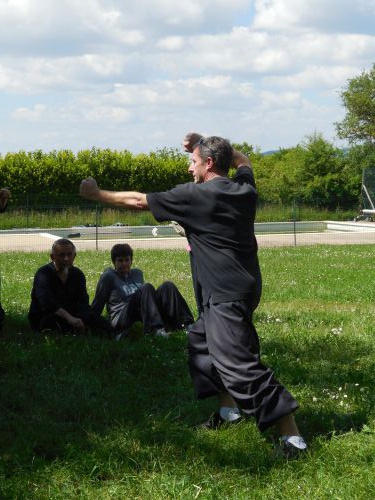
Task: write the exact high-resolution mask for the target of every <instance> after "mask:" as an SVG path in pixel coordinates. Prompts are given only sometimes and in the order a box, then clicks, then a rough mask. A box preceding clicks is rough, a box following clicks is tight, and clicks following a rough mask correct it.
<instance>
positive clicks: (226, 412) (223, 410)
mask: <svg viewBox="0 0 375 500" xmlns="http://www.w3.org/2000/svg"><path fill="white" fill-rule="evenodd" d="M220 417H221V418H223V419H224V420H228V422H233V421H234V420H238V419H239V418H240V417H241V413H240V410H239V408H230V407H229V406H221V407H220Z"/></svg>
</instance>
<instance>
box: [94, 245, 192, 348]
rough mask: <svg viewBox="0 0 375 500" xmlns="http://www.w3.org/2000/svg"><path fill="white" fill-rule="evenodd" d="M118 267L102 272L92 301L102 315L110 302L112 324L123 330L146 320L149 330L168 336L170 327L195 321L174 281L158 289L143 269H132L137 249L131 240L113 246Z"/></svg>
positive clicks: (113, 255)
mask: <svg viewBox="0 0 375 500" xmlns="http://www.w3.org/2000/svg"><path fill="white" fill-rule="evenodd" d="M111 260H112V263H113V265H114V268H108V269H106V270H105V271H104V272H103V274H102V275H101V277H100V279H99V282H98V284H97V287H96V292H95V297H94V300H93V302H92V308H93V310H94V312H95V313H96V314H97V315H99V314H101V313H102V311H103V309H104V306H106V309H107V313H108V316H109V320H110V323H111V326H112V327H113V328H115V329H116V330H118V331H119V332H120V333H119V335H118V337H117V338H118V339H119V338H121V337H122V336H123V335H126V334H127V333H128V330H129V328H130V326H131V325H132V324H133V323H135V322H136V321H141V322H142V323H143V328H144V332H145V333H146V334H149V333H155V334H156V335H157V336H161V337H166V336H168V333H167V332H166V329H170V330H180V329H183V328H187V327H188V326H189V325H190V324H191V323H193V321H194V319H193V315H192V313H191V311H190V309H189V306H188V305H187V303H186V301H185V299H184V298H183V296H182V295H181V293H180V291H179V290H178V288H177V287H176V285H175V284H174V283H172V282H171V281H166V282H164V283H163V284H162V285H161V286H159V287H158V288H157V289H156V290H155V288H154V286H153V285H151V283H145V282H144V279H143V272H142V271H141V270H140V269H137V268H134V269H132V262H133V250H132V248H131V246H130V245H128V244H127V243H118V244H117V245H114V246H113V247H112V249H111Z"/></svg>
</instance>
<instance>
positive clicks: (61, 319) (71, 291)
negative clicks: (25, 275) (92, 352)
mask: <svg viewBox="0 0 375 500" xmlns="http://www.w3.org/2000/svg"><path fill="white" fill-rule="evenodd" d="M50 257H51V262H50V263H49V264H46V265H44V266H42V267H40V268H39V269H38V270H37V272H36V274H35V277H34V283H33V288H32V291H31V304H30V309H29V315H28V318H29V321H30V325H31V327H32V328H33V329H34V330H36V331H43V330H53V331H57V332H60V333H67V332H82V333H83V332H85V330H86V329H87V327H89V328H92V329H95V330H97V331H100V332H105V333H113V329H112V328H111V326H110V324H109V323H108V322H107V321H106V320H105V319H104V318H102V317H101V316H96V315H95V314H94V312H93V310H92V309H91V307H90V305H89V296H88V293H87V289H86V278H85V275H84V274H83V272H82V271H81V270H80V269H78V267H75V266H74V265H73V262H74V259H75V257H76V248H75V246H74V244H73V243H72V242H71V241H70V240H68V239H66V238H61V239H58V240H56V241H55V242H54V244H53V245H52V250H51V254H50Z"/></svg>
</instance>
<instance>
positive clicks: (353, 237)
mask: <svg viewBox="0 0 375 500" xmlns="http://www.w3.org/2000/svg"><path fill="white" fill-rule="evenodd" d="M57 238H58V237H57V236H53V235H51V234H48V233H27V234H21V233H20V234H17V233H14V234H0V252H6V251H47V252H48V251H49V250H50V249H51V245H52V243H53V241H54V240H55V239H57ZM257 240H258V245H259V248H266V247H286V246H295V245H297V246H303V245H350V244H375V232H324V233H298V234H296V235H294V234H259V235H257ZM73 241H74V243H75V245H76V247H77V250H78V251H80V250H107V249H110V248H111V247H112V246H113V245H114V244H115V243H117V242H129V243H130V244H131V246H132V247H133V248H134V249H137V248H150V249H158V248H159V249H161V248H163V249H164V248H170V249H178V248H186V244H187V242H186V239H185V238H181V237H180V236H178V237H175V238H174V237H169V238H162V237H156V238H139V239H130V238H129V239H126V236H125V237H121V236H119V238H118V239H108V240H104V239H102V240H99V241H98V242H96V241H95V240H84V239H79V238H75V239H73Z"/></svg>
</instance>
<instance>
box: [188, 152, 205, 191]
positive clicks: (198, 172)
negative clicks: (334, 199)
mask: <svg viewBox="0 0 375 500" xmlns="http://www.w3.org/2000/svg"><path fill="white" fill-rule="evenodd" d="M189 173H190V174H191V175H192V176H193V177H194V182H195V183H196V184H200V183H201V182H204V181H205V179H206V176H207V160H203V159H202V157H201V155H200V151H199V147H196V148H195V149H194V151H193V152H192V154H191V158H190V165H189Z"/></svg>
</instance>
